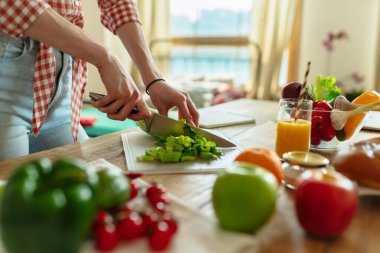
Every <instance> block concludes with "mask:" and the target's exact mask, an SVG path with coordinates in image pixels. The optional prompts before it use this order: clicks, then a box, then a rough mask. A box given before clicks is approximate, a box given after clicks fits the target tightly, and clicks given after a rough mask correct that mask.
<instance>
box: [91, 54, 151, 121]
mask: <svg viewBox="0 0 380 253" xmlns="http://www.w3.org/2000/svg"><path fill="white" fill-rule="evenodd" d="M96 67H97V68H98V71H99V74H100V77H101V79H102V82H103V84H104V86H105V88H106V90H107V95H106V96H104V97H103V98H101V99H99V100H97V101H92V104H93V106H95V107H96V108H98V109H99V110H100V111H101V112H104V113H107V116H108V118H110V119H114V120H125V119H126V118H129V119H132V120H142V119H144V118H146V117H148V116H149V115H150V110H149V108H148V106H147V104H146V103H145V102H144V100H143V98H142V95H141V93H140V91H139V89H138V88H137V86H136V84H135V83H134V81H133V80H132V78H131V76H130V75H129V73H127V72H126V71H125V69H124V67H123V66H122V64H121V63H120V61H119V60H118V59H117V57H116V56H114V55H113V54H112V53H109V52H108V53H107V54H106V57H104V59H101V60H100V61H99V63H97V64H96ZM133 108H137V110H138V113H131V112H132V109H133Z"/></svg>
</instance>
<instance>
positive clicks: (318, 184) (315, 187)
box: [295, 170, 358, 238]
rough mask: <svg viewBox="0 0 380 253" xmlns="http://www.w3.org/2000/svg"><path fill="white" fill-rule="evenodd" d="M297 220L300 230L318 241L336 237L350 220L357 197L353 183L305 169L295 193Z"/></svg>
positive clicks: (326, 173) (336, 173)
mask: <svg viewBox="0 0 380 253" xmlns="http://www.w3.org/2000/svg"><path fill="white" fill-rule="evenodd" d="M295 201H296V211H297V218H298V221H299V223H300V225H301V226H302V227H303V229H304V230H305V231H306V232H308V233H309V234H311V235H314V236H317V237H321V238H334V237H337V236H338V235H340V234H341V233H342V232H343V231H344V230H345V229H346V228H347V227H348V225H349V224H350V222H351V220H352V219H353V217H354V215H355V212H356V209H357V206H358V195H357V191H356V186H355V184H354V183H353V182H352V181H351V180H349V179H348V178H347V177H345V176H343V175H342V174H340V173H338V172H336V171H333V170H328V171H323V170H309V171H306V172H304V173H302V175H301V176H300V178H299V180H298V185H297V189H296V193H295Z"/></svg>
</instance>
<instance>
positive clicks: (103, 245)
mask: <svg viewBox="0 0 380 253" xmlns="http://www.w3.org/2000/svg"><path fill="white" fill-rule="evenodd" d="M94 234H95V248H96V249H97V250H99V251H111V250H112V249H114V248H115V247H116V246H117V244H118V243H119V241H120V236H119V233H118V231H117V229H116V227H115V225H114V224H113V223H107V224H99V225H96V226H95V229H94Z"/></svg>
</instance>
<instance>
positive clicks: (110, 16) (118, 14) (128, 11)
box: [101, 1, 141, 34]
mask: <svg viewBox="0 0 380 253" xmlns="http://www.w3.org/2000/svg"><path fill="white" fill-rule="evenodd" d="M101 12H102V14H101V22H102V24H103V25H104V26H105V27H106V28H107V29H108V30H110V31H111V32H112V33H113V34H116V30H117V29H118V28H119V27H120V26H122V25H124V24H126V23H130V22H138V23H140V24H141V20H140V15H139V12H138V10H137V7H136V5H135V4H134V3H133V2H132V1H128V2H126V1H125V2H123V1H118V3H116V4H114V5H112V6H110V7H108V8H104V9H102V10H101Z"/></svg>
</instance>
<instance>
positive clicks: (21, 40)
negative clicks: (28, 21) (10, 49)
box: [0, 30, 39, 51]
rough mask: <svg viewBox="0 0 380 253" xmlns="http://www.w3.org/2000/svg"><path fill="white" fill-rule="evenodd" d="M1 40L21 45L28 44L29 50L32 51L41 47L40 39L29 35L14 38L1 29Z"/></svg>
mask: <svg viewBox="0 0 380 253" xmlns="http://www.w3.org/2000/svg"><path fill="white" fill-rule="evenodd" d="M0 42H3V43H6V44H13V45H16V46H19V47H22V46H23V45H26V46H27V50H28V51H32V50H33V51H34V50H35V51H37V50H38V47H39V41H37V40H33V39H31V38H29V37H23V38H14V37H11V36H9V35H8V34H6V33H4V32H3V31H1V30H0Z"/></svg>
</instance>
